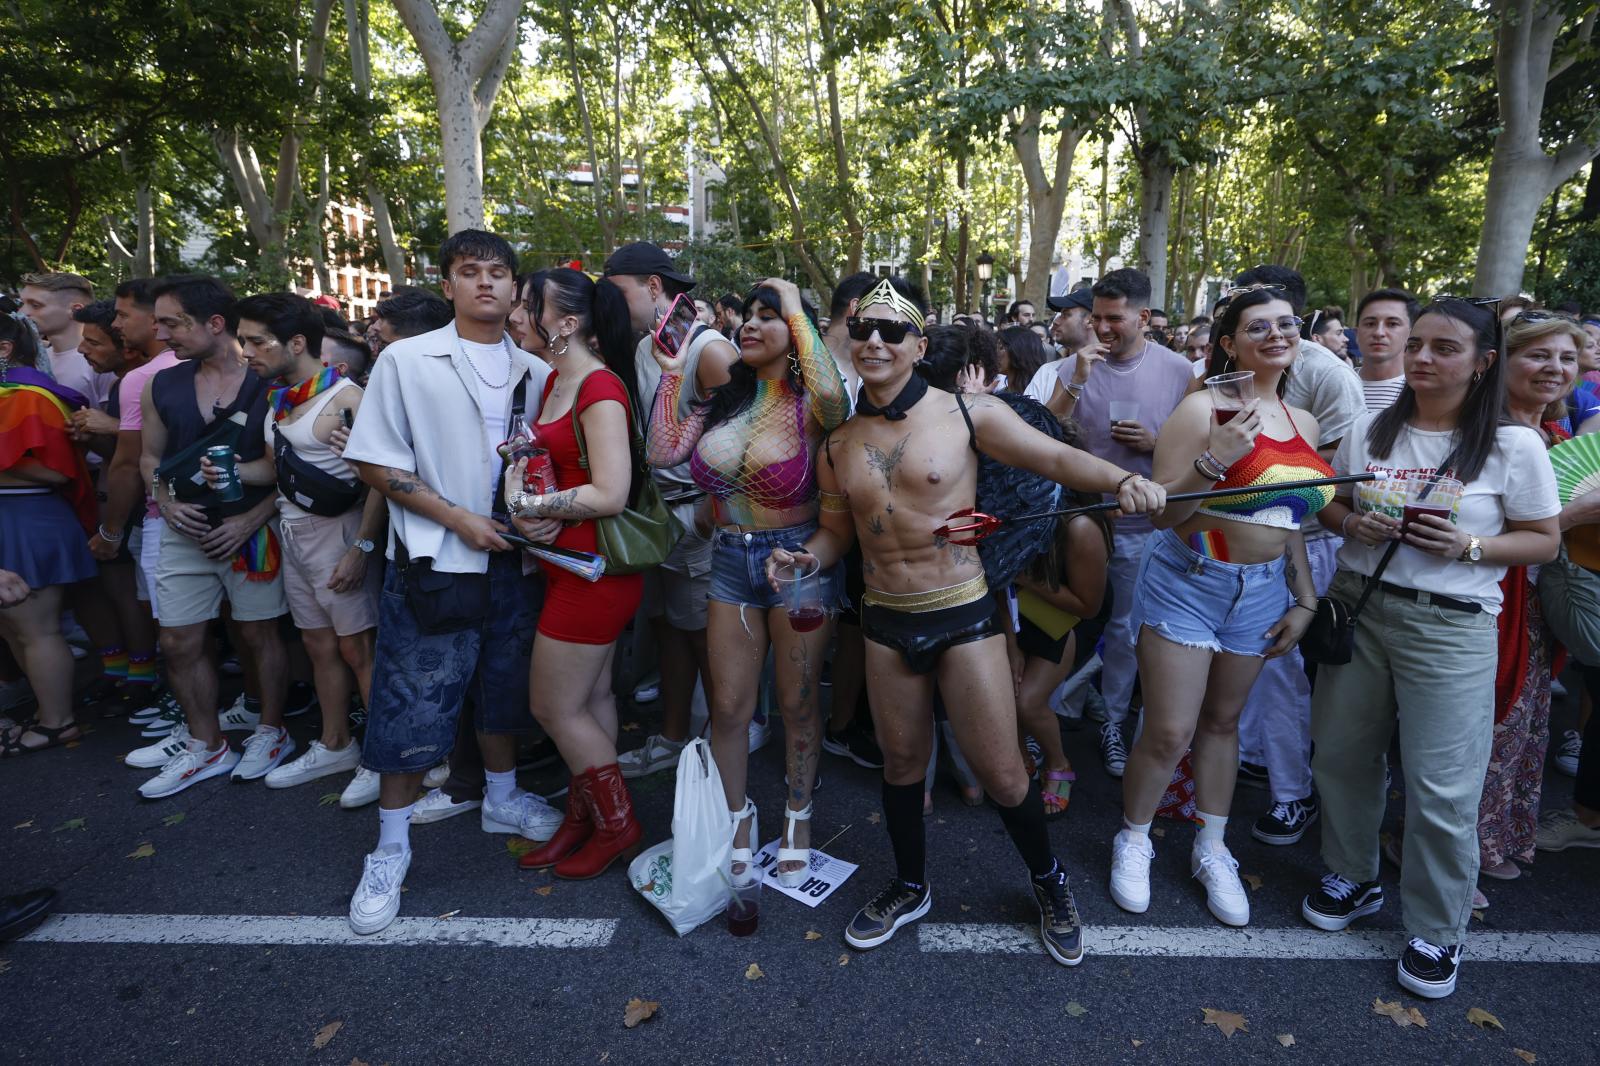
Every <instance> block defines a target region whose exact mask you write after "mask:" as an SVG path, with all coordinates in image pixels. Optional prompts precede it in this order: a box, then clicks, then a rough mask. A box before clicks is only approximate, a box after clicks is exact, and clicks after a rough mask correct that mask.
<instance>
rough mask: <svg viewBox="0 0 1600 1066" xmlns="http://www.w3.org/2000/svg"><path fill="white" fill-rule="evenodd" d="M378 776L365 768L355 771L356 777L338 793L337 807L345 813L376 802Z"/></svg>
mask: <svg viewBox="0 0 1600 1066" xmlns="http://www.w3.org/2000/svg"><path fill="white" fill-rule="evenodd" d="M378 783H379V782H378V775H377V774H376V773H374V772H373V771H371V770H368V769H367V768H366V767H365V766H363V767H360V768H359V769H357V770H356V776H354V777H352V778H351V779H350V783H349V784H348V785H346V786H344V791H343V792H341V793H339V806H341V807H343V808H344V809H345V810H347V811H353V810H355V809H356V808H357V807H365V806H366V805H367V804H369V803H377V802H378Z"/></svg>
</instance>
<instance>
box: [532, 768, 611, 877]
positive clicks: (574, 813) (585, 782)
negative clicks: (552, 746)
mask: <svg viewBox="0 0 1600 1066" xmlns="http://www.w3.org/2000/svg"><path fill="white" fill-rule="evenodd" d="M592 808H593V803H592V801H591V800H590V798H589V774H588V773H587V772H585V773H581V774H577V775H575V776H573V777H571V778H569V779H568V781H567V816H566V817H565V818H564V819H562V821H561V825H560V826H559V827H558V828H557V829H556V832H555V835H554V836H552V837H551V838H550V839H549V840H547V841H545V842H544V843H543V844H541V845H539V846H538V847H537V848H534V849H533V850H532V851H530V852H528V853H527V854H525V855H523V856H522V858H520V859H518V860H517V865H518V866H520V867H522V869H524V870H543V869H544V868H545V867H547V866H554V865H555V864H556V863H558V862H560V861H561V860H562V859H565V858H566V857H567V856H569V855H571V854H572V853H573V852H575V851H577V850H578V849H579V848H580V847H582V846H583V843H584V841H586V840H588V839H589V837H590V836H592V835H593V834H594V815H593V813H592Z"/></svg>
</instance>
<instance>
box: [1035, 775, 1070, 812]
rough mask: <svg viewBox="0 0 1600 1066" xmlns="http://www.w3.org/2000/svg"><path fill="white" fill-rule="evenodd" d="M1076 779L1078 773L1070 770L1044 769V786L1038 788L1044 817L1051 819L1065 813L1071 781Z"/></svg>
mask: <svg viewBox="0 0 1600 1066" xmlns="http://www.w3.org/2000/svg"><path fill="white" fill-rule="evenodd" d="M1077 779H1078V775H1077V774H1076V773H1074V772H1073V771H1071V770H1046V771H1044V776H1043V782H1044V787H1043V788H1042V789H1040V798H1041V799H1043V800H1044V816H1045V818H1046V819H1048V820H1052V821H1053V820H1054V819H1056V818H1060V817H1061V816H1062V815H1063V814H1066V813H1067V803H1068V801H1069V800H1070V799H1071V798H1072V783H1073V782H1074V781H1076V780H1077Z"/></svg>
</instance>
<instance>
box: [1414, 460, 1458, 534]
mask: <svg viewBox="0 0 1600 1066" xmlns="http://www.w3.org/2000/svg"><path fill="white" fill-rule="evenodd" d="M1462 487H1463V486H1462V484H1461V482H1459V481H1457V480H1456V479H1455V478H1450V477H1440V476H1439V475H1437V474H1423V473H1408V474H1406V475H1404V477H1403V478H1402V480H1401V489H1402V491H1403V492H1404V494H1405V503H1404V505H1403V506H1404V510H1403V511H1402V512H1401V516H1400V532H1401V534H1402V535H1404V534H1405V533H1407V532H1408V531H1410V529H1411V523H1412V522H1414V521H1416V519H1417V516H1418V515H1425V514H1431V515H1434V516H1436V517H1438V518H1442V519H1444V520H1445V521H1446V522H1451V523H1454V522H1455V512H1456V503H1457V502H1458V501H1459V500H1460V499H1461V489H1462Z"/></svg>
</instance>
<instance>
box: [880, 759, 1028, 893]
mask: <svg viewBox="0 0 1600 1066" xmlns="http://www.w3.org/2000/svg"><path fill="white" fill-rule="evenodd" d="M1039 810H1040V812H1041V813H1040V823H1039V824H1040V825H1043V824H1044V822H1043V817H1044V815H1043V811H1044V807H1043V806H1042V805H1041V806H1040V808H1039ZM883 822H884V828H885V829H887V830H889V843H890V844H891V845H893V847H894V865H895V873H896V874H897V875H898V876H899V878H900V880H902V881H904V882H906V883H907V884H910V885H916V886H917V887H919V888H920V887H921V886H922V885H924V884H926V883H927V867H928V844H927V840H926V839H925V838H924V836H923V829H922V782H921V781H915V782H913V783H911V784H909V785H891V784H889V782H888V781H884V783H883Z"/></svg>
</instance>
